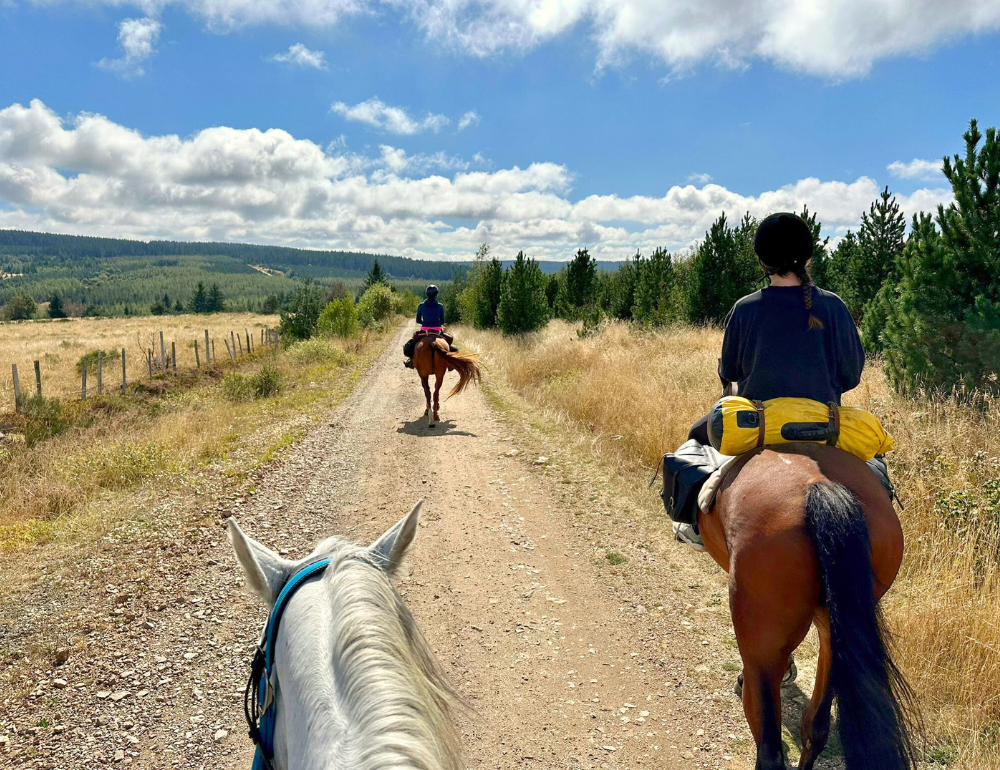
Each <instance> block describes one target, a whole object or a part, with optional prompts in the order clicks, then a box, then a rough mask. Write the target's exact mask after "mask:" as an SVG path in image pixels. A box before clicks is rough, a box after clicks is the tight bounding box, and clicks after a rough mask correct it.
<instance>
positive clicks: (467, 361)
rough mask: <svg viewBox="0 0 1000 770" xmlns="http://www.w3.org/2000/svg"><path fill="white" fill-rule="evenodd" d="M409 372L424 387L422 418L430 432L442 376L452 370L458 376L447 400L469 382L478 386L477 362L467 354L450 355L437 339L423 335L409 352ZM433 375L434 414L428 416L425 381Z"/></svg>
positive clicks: (439, 402)
mask: <svg viewBox="0 0 1000 770" xmlns="http://www.w3.org/2000/svg"><path fill="white" fill-rule="evenodd" d="M413 368H414V369H416V370H417V374H419V375H420V384H421V385H423V386H424V396H425V397H426V399H427V408H426V409H425V410H424V414H425V415H427V425H428V427H430V428H433V427H434V426H435V425H436V424H437V422H438V420H439V419H441V418H440V417H439V415H438V410H439V409H440V408H441V400H440V397H439V394H440V393H441V385H443V384H444V376H445V374H446V373H447V372H448V371H449V370H452V369H454V370H455V371H456V372H458V383H457V384H456V385H455V387H454V388H452V390H451V393H449V394H448V398H451V397H452V396H454V395H457V394H459V393H461V392H462V391H463V390H465V389H466V388H467V387H468V385H469V383H470V382H475V383H476V384H477V385H478V384H479V379H480V376H481V373H480V371H479V360H478V359H477V358H476V357H475V356H473V355H470V354H468V353H452V352H451V348H450V347H449V345H448V343H447V342H445V341H444V340H443V339H441V337H437V336H435V335H427V336H426V337H421V338H420V340H419V341H418V342H417V346H416V348H415V349H414V351H413ZM432 374H433V375H434V411H433V412H431V386H430V383H429V382H428V380H429V379H430V376H431V375H432Z"/></svg>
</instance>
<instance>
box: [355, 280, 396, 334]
mask: <svg viewBox="0 0 1000 770" xmlns="http://www.w3.org/2000/svg"><path fill="white" fill-rule="evenodd" d="M390 315H392V290H391V289H389V287H388V286H386V285H385V284H383V283H375V284H372V285H371V286H370V287H369V288H368V289H367V290H366V291H365V293H364V294H362V295H361V299H359V300H358V320H359V321H360V322H361V325H362V326H364V327H365V328H379V327H381V325H382V321H384V320H385V319H386V318H388V317H389V316H390Z"/></svg>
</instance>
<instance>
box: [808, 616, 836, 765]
mask: <svg viewBox="0 0 1000 770" xmlns="http://www.w3.org/2000/svg"><path fill="white" fill-rule="evenodd" d="M816 630H817V631H818V632H819V662H818V664H817V666H816V684H815V686H814V687H813V694H812V698H811V699H810V701H809V705H807V706H806V709H805V711H804V712H803V713H802V759H801V760H800V762H799V770H812V768H813V765H815V764H816V760H817V759H818V758H819V755H820V754H821V753H823V749H824V747H825V746H826V742H827V739H829V737H830V710H831V708H832V707H833V695H834V693H833V688H832V687H831V686H830V670H831V668H832V665H833V651H832V648H831V647H830V620H829V617H826V615H825V613H823V615H822V616H819V617H817V618H816Z"/></svg>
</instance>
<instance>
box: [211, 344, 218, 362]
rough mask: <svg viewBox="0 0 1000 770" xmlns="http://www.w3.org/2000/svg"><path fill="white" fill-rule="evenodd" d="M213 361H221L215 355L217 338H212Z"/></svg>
mask: <svg viewBox="0 0 1000 770" xmlns="http://www.w3.org/2000/svg"><path fill="white" fill-rule="evenodd" d="M212 363H213V364H217V363H219V359H218V358H216V356H215V340H212Z"/></svg>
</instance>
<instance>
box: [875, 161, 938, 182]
mask: <svg viewBox="0 0 1000 770" xmlns="http://www.w3.org/2000/svg"><path fill="white" fill-rule="evenodd" d="M886 168H887V169H888V170H889V173H890V174H892V175H893V176H896V177H899V178H900V179H940V177H941V161H940V160H921V159H920V158H914V159H913V160H911V161H910V162H909V163H904V162H903V161H901V160H897V161H893V162H892V163H890V164H889V165H888V166H886Z"/></svg>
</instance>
